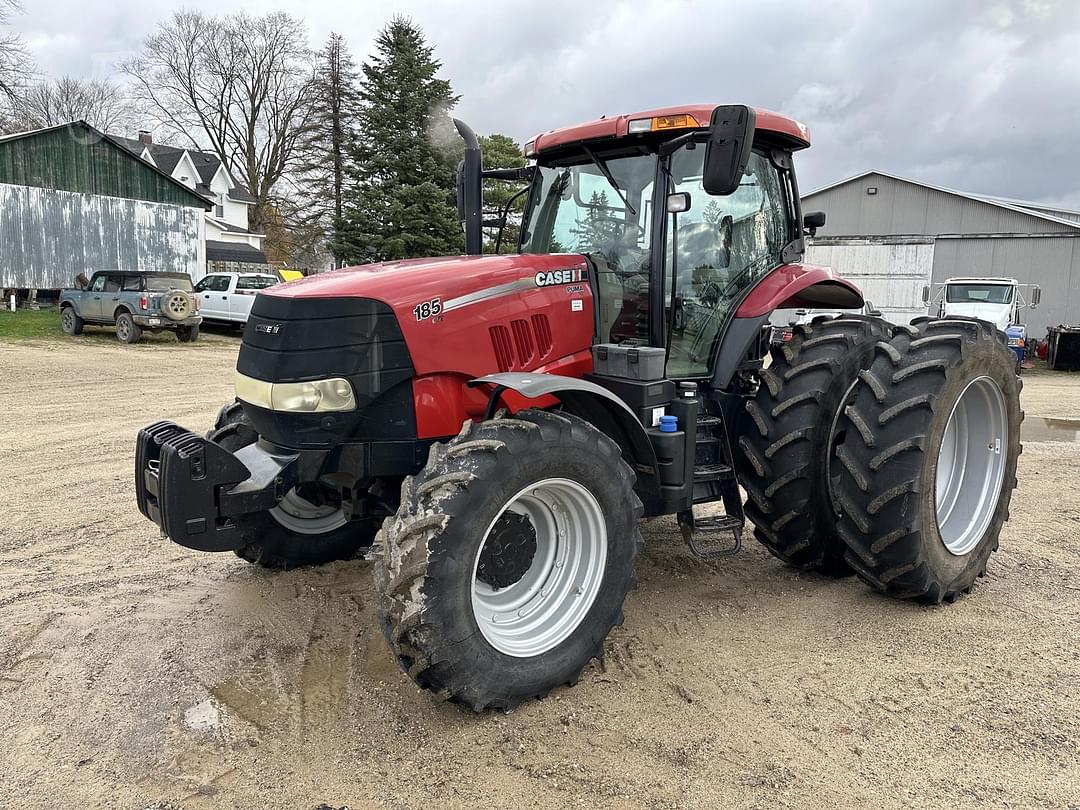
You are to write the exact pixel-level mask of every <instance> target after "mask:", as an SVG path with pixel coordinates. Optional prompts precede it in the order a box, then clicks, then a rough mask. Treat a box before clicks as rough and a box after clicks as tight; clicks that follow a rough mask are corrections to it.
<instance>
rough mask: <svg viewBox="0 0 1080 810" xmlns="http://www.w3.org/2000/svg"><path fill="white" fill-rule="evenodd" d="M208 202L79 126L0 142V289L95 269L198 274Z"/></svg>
mask: <svg viewBox="0 0 1080 810" xmlns="http://www.w3.org/2000/svg"><path fill="white" fill-rule="evenodd" d="M211 206H212V204H211V202H210V201H209V200H207V199H205V198H203V197H202V196H201V195H199V194H197V193H196V192H195V191H193V190H192V189H189V188H188V187H187V186H185V185H183V184H182V183H180V182H178V181H177V180H174V179H173V178H171V177H169V176H168V175H166V174H164V173H162V172H161V171H159V170H158V169H157V168H155V167H154V166H151V165H150V164H149V163H146V162H145V161H143V160H141V159H139V158H138V157H137V156H135V155H132V154H131V152H129V151H128V150H126V149H124V148H123V147H122V146H121V145H119V144H117V143H115V142H114V141H113V140H112V139H111V138H109V136H107V135H104V134H103V133H101V132H98V131H97V130H96V129H94V128H93V127H92V126H90V125H89V124H87V123H85V122H83V121H76V122H73V123H70V124H63V125H61V126H56V127H50V128H48V129H42V130H36V131H33V132H23V133H17V134H15V135H9V136H6V137H4V138H0V288H16V289H59V288H63V287H67V286H70V285H71V284H72V282H73V279H74V277H75V276H77V275H78V274H79V273H84V274H85V275H87V276H90V275H91V274H93V272H94V271H96V270H168V271H174V272H175V271H180V272H186V273H188V275H190V276H191V278H192V280H193V281H194V280H198V279H199V278H200V277H202V276H203V275H204V274H205V264H206V261H205V256H203V255H202V254H203V252H204V248H203V242H204V228H205V224H204V219H203V213H204V212H205V211H207V210H209V209H210V208H211Z"/></svg>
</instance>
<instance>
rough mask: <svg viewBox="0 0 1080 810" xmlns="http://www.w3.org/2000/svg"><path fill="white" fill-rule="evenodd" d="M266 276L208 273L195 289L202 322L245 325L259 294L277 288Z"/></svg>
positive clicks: (271, 277)
mask: <svg viewBox="0 0 1080 810" xmlns="http://www.w3.org/2000/svg"><path fill="white" fill-rule="evenodd" d="M280 283H281V282H280V280H279V279H278V278H277V277H276V276H272V275H270V274H269V273H211V274H210V275H208V276H205V277H203V278H202V279H200V281H199V283H198V284H196V285H195V295H196V296H197V297H198V298H199V301H200V303H201V304H202V317H203V320H204V321H206V320H209V321H227V322H230V323H247V319H248V315H249V314H251V305H252V304H253V303H254V302H255V295H256V294H257V293H258V292H259V290H265V289H266V288H267V287H273V286H274V285H275V284H280Z"/></svg>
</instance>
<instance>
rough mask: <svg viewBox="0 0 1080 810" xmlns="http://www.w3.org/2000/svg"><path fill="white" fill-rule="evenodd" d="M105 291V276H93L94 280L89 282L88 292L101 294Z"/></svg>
mask: <svg viewBox="0 0 1080 810" xmlns="http://www.w3.org/2000/svg"><path fill="white" fill-rule="evenodd" d="M104 289H105V276H104V275H100V276H94V280H93V281H91V282H90V292H102V291H104Z"/></svg>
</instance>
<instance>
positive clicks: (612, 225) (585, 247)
mask: <svg viewBox="0 0 1080 810" xmlns="http://www.w3.org/2000/svg"><path fill="white" fill-rule="evenodd" d="M620 230H621V227H620V225H619V222H618V220H617V219H616V218H615V214H614V212H613V211H612V209H611V206H610V204H609V201H608V195H607V192H606V191H600V190H597V191H594V192H593V193H592V196H590V197H589V205H588V208H586V209H585V217H584V218H580V217H579V218H578V219H577V221H576V222H575V223H574V227H573V228H571V229H570V233H571V234H572V235H573V236H574V238H575V240H576V242H575V250H576V251H577V252H578V253H597V252H601V248H605V247H606V248H610V247H611V244H612V243H613V242H616V241H618V237H619V231H620Z"/></svg>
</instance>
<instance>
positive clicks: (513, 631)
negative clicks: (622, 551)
mask: <svg viewBox="0 0 1080 810" xmlns="http://www.w3.org/2000/svg"><path fill="white" fill-rule="evenodd" d="M507 512H511V513H514V514H516V515H521V516H524V517H525V518H526V519H527V520H528V522H529V523H530V524H531V526H532V529H533V531H534V532H535V539H536V543H535V551H534V553H533V556H532V560H531V563H530V564H529V565H528V568H527V570H525V571H524V573H522V574H521V576H520V578H519V579H518V580H517V581H515V582H513V583H512V584H510V585H507V586H506V587H502V588H495V587H493V586H492V585H490V584H488V583H487V582H485V581H483V580H482V579H480V578H478V576H477V569H478V566H479V563H480V557H481V554H482V552H483V551H484V546H485V544H486V543H487V542H488V540H489V538H490V537H491V535H492V530H493V529H494V527H495V524H496V523H498V521H499V519H500V518H501V517H502V516H503V515H504V514H506V513H507ZM606 563H607V523H606V521H605V520H604V511H603V509H602V508H601V506H600V504H599V502H598V501H597V500H596V497H595V496H594V495H593V494H592V493H591V492H590V491H589V490H588V489H587V488H586V487H585V486H583V485H582V484H579V483H578V482H576V481H571V480H569V479H566V478H546V479H544V480H542V481H538V482H536V483H534V484H530V485H529V486H527V487H525V488H524V489H522V490H521V491H520V492H518V493H517V494H516V495H514V497H513V498H511V499H510V500H509V501H508V502H507V503H506V504H505V505H504V506H503V508H502V509H500V510H499V513H498V514H497V515H496V516H495V518H494V519H493V520H492V521H491V524H490V525H489V526H488V528H487V531H486V532H485V533H484V541H483V542H482V543H481V544H480V547H479V548H478V549H477V552H476V557H475V559H474V560H473V569H472V587H471V594H472V609H473V616H474V618H475V620H476V624H477V626H478V627H479V629H480V632H481V634H482V635H483V636H484V638H485V639H486V640H487V642H488V643H489V644H490V645H491V646H492V647H494V648H495V649H496V650H498V651H499V652H500V653H503V654H504V655H509V656H512V657H514V658H530V657H532V656H536V655H542V654H543V653H546V652H548V651H549V650H552V649H554V648H555V647H557V646H558V645H560V644H561V643H563V642H564V641H565V640H566V639H567V638H569V636H570V635H571V634H572V633H573V632H574V631H575V630H576V629H577V628H578V627H579V626H580V625H581V623H582V621H584V619H585V617H586V616H587V615H588V613H589V611H590V610H591V608H592V606H593V603H594V602H595V601H596V597H597V595H598V594H599V592H600V586H601V583H602V582H603V579H604V572H605V569H606Z"/></svg>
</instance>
